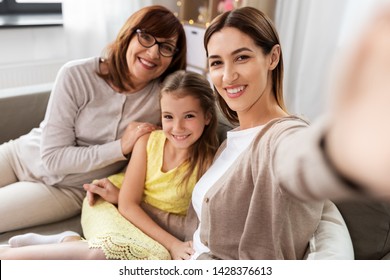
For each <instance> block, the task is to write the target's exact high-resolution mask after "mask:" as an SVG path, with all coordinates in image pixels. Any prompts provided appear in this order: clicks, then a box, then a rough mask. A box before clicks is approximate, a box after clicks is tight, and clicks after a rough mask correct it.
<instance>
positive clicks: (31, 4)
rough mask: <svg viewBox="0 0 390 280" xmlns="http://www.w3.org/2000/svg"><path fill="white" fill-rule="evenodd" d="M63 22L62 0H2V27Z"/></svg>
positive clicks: (59, 23)
mask: <svg viewBox="0 0 390 280" xmlns="http://www.w3.org/2000/svg"><path fill="white" fill-rule="evenodd" d="M62 24H63V21H62V1H60V0H0V28H14V27H39V26H61V25H62Z"/></svg>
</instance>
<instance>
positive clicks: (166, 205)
mask: <svg viewBox="0 0 390 280" xmlns="http://www.w3.org/2000/svg"><path fill="white" fill-rule="evenodd" d="M165 141H166V138H165V135H164V133H163V132H162V131H161V130H158V131H154V132H152V133H151V135H150V137H149V140H148V144H147V162H148V166H147V171H146V180H145V191H144V197H143V200H144V202H146V203H148V204H150V205H152V206H154V207H156V208H159V209H161V210H163V211H167V212H170V213H175V214H181V215H185V214H186V213H187V209H188V206H189V203H190V201H191V194H192V189H193V187H194V186H195V183H196V170H195V172H194V173H193V174H192V176H191V178H190V181H189V186H191V188H189V190H191V191H188V192H187V193H186V194H185V195H181V194H178V192H177V187H176V186H177V184H178V183H179V182H180V176H178V175H180V174H183V172H184V171H185V170H186V168H188V165H187V164H182V165H180V166H178V167H177V168H175V169H173V170H170V171H168V172H162V171H161V167H162V163H163V151H164V144H165ZM108 179H109V180H110V181H111V182H112V183H113V184H114V185H115V186H117V187H118V188H120V187H121V185H122V182H123V179H124V173H119V174H115V175H112V176H110V177H108ZM81 225H82V228H83V233H84V237H85V239H86V240H87V241H88V244H89V248H99V249H101V250H103V252H104V254H105V256H106V258H107V259H120V260H167V259H171V256H170V254H169V252H168V250H167V249H166V248H165V247H164V246H162V245H161V244H160V243H158V242H157V241H155V240H154V239H152V238H150V237H149V236H148V235H146V234H144V233H143V232H142V231H141V230H140V229H138V228H137V227H136V226H134V225H133V224H132V223H131V222H129V221H128V220H127V219H126V218H124V217H123V216H122V215H121V214H120V213H119V211H118V209H117V207H116V206H115V205H113V204H111V203H109V202H106V201H105V200H103V199H99V200H98V201H97V202H96V203H95V205H94V206H92V207H91V206H89V204H88V201H87V200H86V199H84V203H83V209H82V215H81Z"/></svg>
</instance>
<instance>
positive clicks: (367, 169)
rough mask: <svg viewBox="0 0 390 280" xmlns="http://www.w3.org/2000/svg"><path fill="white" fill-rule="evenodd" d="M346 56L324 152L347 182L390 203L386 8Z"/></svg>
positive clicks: (389, 20)
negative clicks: (351, 182)
mask: <svg viewBox="0 0 390 280" xmlns="http://www.w3.org/2000/svg"><path fill="white" fill-rule="evenodd" d="M348 51H349V53H348V54H346V58H347V60H346V63H345V64H343V65H342V66H344V68H341V69H340V68H339V69H340V70H341V72H338V73H339V75H338V76H339V82H338V83H337V84H336V88H335V89H334V92H335V93H336V94H337V96H335V100H334V101H335V102H334V103H333V105H334V106H333V107H332V109H333V110H332V111H331V117H332V122H331V125H330V129H329V133H328V135H327V136H326V147H327V153H328V155H329V158H330V159H331V161H332V163H333V164H334V166H335V167H336V168H337V170H339V172H340V173H341V174H342V175H344V176H345V177H346V178H349V179H350V180H352V181H354V182H355V183H357V184H358V185H360V186H361V187H364V188H365V189H366V191H367V192H369V193H372V194H374V195H376V196H379V197H381V198H384V197H387V198H390V188H389V186H390V172H389V167H390V126H389V122H390V110H389V106H390V7H388V8H387V9H383V10H382V11H381V13H380V14H379V15H378V17H376V18H375V21H374V22H373V23H372V24H371V25H369V26H368V27H367V28H366V30H365V32H364V33H363V36H361V37H360V38H359V40H358V41H357V42H356V44H354V45H353V46H352V47H351V48H350V49H349V50H348ZM348 55H349V56H348Z"/></svg>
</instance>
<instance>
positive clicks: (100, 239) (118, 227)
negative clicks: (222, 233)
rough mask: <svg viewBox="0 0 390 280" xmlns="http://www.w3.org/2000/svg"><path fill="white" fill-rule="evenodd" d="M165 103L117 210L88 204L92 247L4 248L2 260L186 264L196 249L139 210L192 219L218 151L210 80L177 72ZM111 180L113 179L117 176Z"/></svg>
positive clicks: (85, 219) (136, 153)
mask: <svg viewBox="0 0 390 280" xmlns="http://www.w3.org/2000/svg"><path fill="white" fill-rule="evenodd" d="M160 104H161V119H162V131H161V130H155V131H153V132H151V133H150V134H145V135H143V136H141V137H140V138H139V139H138V141H137V142H136V144H135V146H134V148H133V152H132V156H131V159H130V163H129V165H128V167H127V171H126V175H125V177H124V181H123V185H122V187H121V189H120V192H119V203H118V208H116V206H115V205H113V204H111V203H109V202H106V201H104V200H102V199H100V200H99V201H97V202H96V203H95V205H94V206H93V207H91V206H89V204H88V202H87V199H86V200H85V203H84V208H83V212H82V226H83V232H84V235H85V238H86V239H87V241H88V243H87V242H83V241H73V242H71V241H69V242H62V243H60V244H50V245H35V246H34V245H33V246H22V247H18V248H6V249H4V250H3V251H0V259H9V258H10V259H14V258H22V259H30V258H35V259H69V258H75V259H100V258H102V259H104V258H106V259H171V258H172V259H189V258H190V256H191V255H192V253H193V249H192V246H191V243H189V242H183V241H182V240H180V239H179V238H178V237H176V236H174V235H173V234H172V233H171V232H169V229H168V230H166V229H164V228H162V227H160V226H159V225H158V224H157V223H156V222H155V221H154V220H153V219H152V217H150V216H149V215H148V213H147V212H146V211H145V210H144V209H143V208H142V206H141V204H142V203H145V204H147V205H150V206H151V207H155V208H157V209H159V210H161V211H164V212H167V213H172V214H175V215H179V216H185V215H186V214H187V209H188V206H189V203H190V201H191V194H192V189H193V187H194V186H195V183H196V181H197V180H198V179H199V178H200V177H201V176H202V175H203V174H204V172H205V171H206V170H207V168H208V167H209V166H210V164H211V162H212V159H213V157H214V153H215V151H216V149H217V146H218V140H217V134H216V129H217V113H216V104H215V96H214V93H213V90H212V89H211V87H210V84H209V82H208V80H207V79H206V78H205V77H203V76H202V75H200V74H197V73H191V72H184V71H178V72H175V73H174V74H172V75H171V76H168V77H167V78H166V80H165V81H164V84H163V87H162V90H161V98H160ZM116 177H118V175H116ZM116 179H118V178H116ZM111 180H112V181H116V180H115V175H114V177H111ZM120 181H121V179H120V178H119V182H120ZM69 237H72V238H71V239H73V240H74V239H75V236H72V235H70V236H69ZM26 238H27V239H28V240H26ZM37 238H41V239H45V237H44V236H37V235H34V234H32V235H31V234H30V235H27V236H19V237H16V239H15V238H14V239H13V241H12V242H14V243H18V242H24V244H28V242H29V241H32V242H31V243H34V242H36V241H37ZM17 239H19V240H17ZM32 239H34V240H32ZM68 240H69V239H68ZM39 241H40V240H39ZM12 242H11V243H12Z"/></svg>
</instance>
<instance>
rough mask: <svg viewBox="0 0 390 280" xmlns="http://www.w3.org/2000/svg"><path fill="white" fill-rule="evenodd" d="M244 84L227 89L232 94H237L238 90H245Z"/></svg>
mask: <svg viewBox="0 0 390 280" xmlns="http://www.w3.org/2000/svg"><path fill="white" fill-rule="evenodd" d="M244 88H245V87H244V86H240V87H236V88H228V89H226V91H227V92H228V93H230V94H236V93H237V92H240V91H242V90H244Z"/></svg>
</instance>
